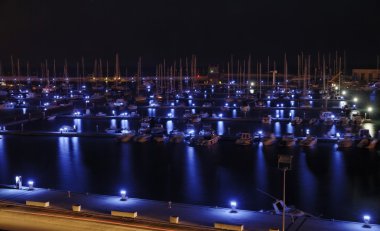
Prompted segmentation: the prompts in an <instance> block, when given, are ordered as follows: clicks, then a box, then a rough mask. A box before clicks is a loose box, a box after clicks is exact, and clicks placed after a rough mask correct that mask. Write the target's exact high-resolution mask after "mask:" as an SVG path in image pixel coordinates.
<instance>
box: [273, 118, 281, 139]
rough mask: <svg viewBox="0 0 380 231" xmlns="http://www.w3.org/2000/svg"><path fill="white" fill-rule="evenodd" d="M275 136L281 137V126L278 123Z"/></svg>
mask: <svg viewBox="0 0 380 231" xmlns="http://www.w3.org/2000/svg"><path fill="white" fill-rule="evenodd" d="M274 135H275V136H281V124H280V122H278V121H277V122H275V123H274Z"/></svg>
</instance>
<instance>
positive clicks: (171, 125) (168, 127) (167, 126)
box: [166, 120, 173, 134]
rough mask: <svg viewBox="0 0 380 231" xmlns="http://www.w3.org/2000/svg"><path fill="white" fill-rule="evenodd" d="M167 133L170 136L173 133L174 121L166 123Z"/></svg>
mask: <svg viewBox="0 0 380 231" xmlns="http://www.w3.org/2000/svg"><path fill="white" fill-rule="evenodd" d="M166 131H167V133H168V134H169V133H170V132H171V131H173V121H172V120H168V121H166Z"/></svg>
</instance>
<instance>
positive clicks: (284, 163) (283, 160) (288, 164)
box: [277, 155, 293, 231]
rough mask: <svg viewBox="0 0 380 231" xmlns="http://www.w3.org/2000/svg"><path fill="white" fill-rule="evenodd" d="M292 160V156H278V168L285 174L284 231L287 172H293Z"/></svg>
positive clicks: (283, 225) (283, 224)
mask: <svg viewBox="0 0 380 231" xmlns="http://www.w3.org/2000/svg"><path fill="white" fill-rule="evenodd" d="M292 159H293V156H291V155H279V156H278V162H277V167H278V169H280V170H281V171H282V172H283V176H284V179H283V181H284V182H283V190H282V200H283V202H284V205H283V206H282V231H285V209H286V203H285V189H286V187H285V186H286V171H288V170H292Z"/></svg>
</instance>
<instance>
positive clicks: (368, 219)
mask: <svg viewBox="0 0 380 231" xmlns="http://www.w3.org/2000/svg"><path fill="white" fill-rule="evenodd" d="M363 220H364V223H365V224H366V225H368V224H369V222H370V220H371V217H370V216H369V215H364V216H363Z"/></svg>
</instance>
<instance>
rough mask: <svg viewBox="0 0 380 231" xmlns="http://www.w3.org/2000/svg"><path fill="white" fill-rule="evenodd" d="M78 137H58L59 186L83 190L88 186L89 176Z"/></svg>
mask: <svg viewBox="0 0 380 231" xmlns="http://www.w3.org/2000/svg"><path fill="white" fill-rule="evenodd" d="M78 139H79V138H78V137H59V138H58V153H57V155H58V157H59V158H58V159H57V160H58V163H57V166H58V172H57V173H58V175H59V179H60V180H59V185H58V186H59V188H61V189H68V190H72V191H79V192H83V191H85V190H86V189H87V188H88V187H87V184H86V183H85V181H86V179H87V176H86V170H85V166H84V165H83V163H82V161H81V159H82V153H81V149H80V147H79V143H78Z"/></svg>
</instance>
